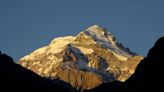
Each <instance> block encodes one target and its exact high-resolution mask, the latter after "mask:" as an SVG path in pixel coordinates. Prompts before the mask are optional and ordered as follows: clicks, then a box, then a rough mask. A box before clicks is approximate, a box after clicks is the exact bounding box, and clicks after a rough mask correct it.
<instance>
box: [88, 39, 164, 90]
mask: <svg viewBox="0 0 164 92" xmlns="http://www.w3.org/2000/svg"><path fill="white" fill-rule="evenodd" d="M163 67H164V37H161V38H160V39H158V40H157V42H156V43H155V45H154V46H153V47H152V48H151V49H150V51H149V53H148V55H147V57H146V58H145V59H143V60H142V61H141V62H140V63H139V65H138V66H137V68H136V72H135V73H134V74H133V75H132V76H131V77H130V78H129V79H128V80H127V81H125V82H124V83H122V82H118V81H115V82H112V83H105V84H102V85H100V86H98V87H97V88H95V89H92V90H89V91H85V92H148V91H149V90H150V91H154V92H163V91H164V88H163V85H162V84H163V83H164V79H163V78H164V75H163Z"/></svg>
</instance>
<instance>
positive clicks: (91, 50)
mask: <svg viewBox="0 0 164 92" xmlns="http://www.w3.org/2000/svg"><path fill="white" fill-rule="evenodd" d="M77 48H79V49H80V51H81V52H82V53H83V54H91V53H92V52H94V51H93V49H91V48H84V47H80V46H79V47H77Z"/></svg>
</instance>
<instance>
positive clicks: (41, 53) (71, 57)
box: [19, 25, 143, 90]
mask: <svg viewBox="0 0 164 92" xmlns="http://www.w3.org/2000/svg"><path fill="white" fill-rule="evenodd" d="M142 59H143V57H142V56H139V55H137V54H136V53H133V52H131V51H130V50H129V49H128V48H125V47H124V46H123V45H122V44H120V43H119V42H118V41H117V40H116V38H115V37H114V36H113V35H112V34H111V33H109V32H108V31H107V30H106V29H104V28H101V27H100V26H98V25H93V26H91V27H89V28H88V29H86V30H85V31H82V32H80V33H79V34H78V35H77V36H66V37H59V38H55V39H54V40H52V42H51V43H50V44H49V45H48V46H45V47H42V48H39V49H37V50H35V51H34V52H32V53H31V54H29V55H27V56H24V57H23V58H21V59H20V61H19V64H21V65H22V66H23V67H26V68H27V69H30V70H32V71H34V72H35V73H37V74H38V75H40V76H42V77H46V78H50V79H52V80H53V79H60V80H63V81H65V82H68V83H70V84H71V85H72V86H73V87H74V88H76V89H78V90H83V89H85V90H89V89H92V88H95V87H96V86H98V85H100V84H102V83H108V82H111V81H114V80H119V81H125V80H127V79H128V78H129V77H130V76H131V75H132V74H133V73H134V71H135V68H136V66H137V64H138V63H139V62H140V60H142Z"/></svg>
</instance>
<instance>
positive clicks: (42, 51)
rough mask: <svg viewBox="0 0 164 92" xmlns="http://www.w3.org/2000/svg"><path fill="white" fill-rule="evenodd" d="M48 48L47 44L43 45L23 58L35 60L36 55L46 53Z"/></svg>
mask: <svg viewBox="0 0 164 92" xmlns="http://www.w3.org/2000/svg"><path fill="white" fill-rule="evenodd" d="M46 50H47V46H45V47H41V48H39V49H37V50H35V51H33V52H32V53H31V54H30V55H26V56H24V57H23V58H21V60H25V61H28V60H33V59H35V58H34V57H35V56H37V55H40V54H43V53H45V52H46Z"/></svg>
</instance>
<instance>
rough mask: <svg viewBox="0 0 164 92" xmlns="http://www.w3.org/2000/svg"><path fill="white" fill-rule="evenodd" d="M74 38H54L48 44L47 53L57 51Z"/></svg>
mask: <svg viewBox="0 0 164 92" xmlns="http://www.w3.org/2000/svg"><path fill="white" fill-rule="evenodd" d="M74 40H75V37H73V36H66V37H59V38H55V39H54V40H53V41H52V42H51V43H50V45H49V47H48V48H49V51H48V53H59V52H61V51H62V50H63V49H64V47H65V46H66V45H68V44H70V43H72V42H73V41H74Z"/></svg>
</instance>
